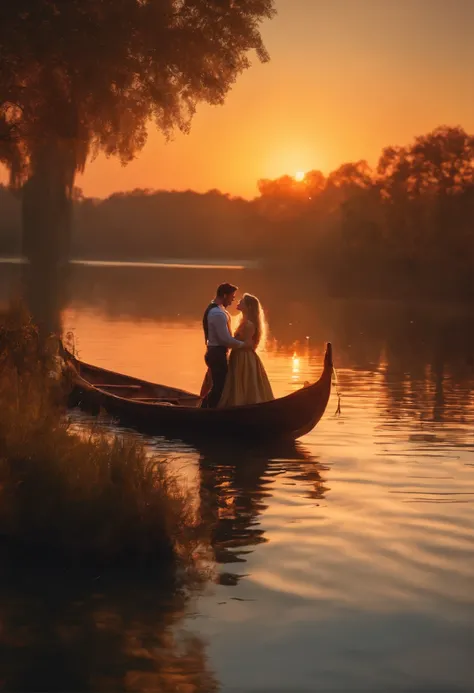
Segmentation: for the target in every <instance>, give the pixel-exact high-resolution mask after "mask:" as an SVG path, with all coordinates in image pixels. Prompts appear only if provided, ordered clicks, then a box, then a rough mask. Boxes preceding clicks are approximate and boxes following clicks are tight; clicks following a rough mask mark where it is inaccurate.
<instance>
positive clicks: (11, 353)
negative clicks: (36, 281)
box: [0, 307, 204, 575]
mask: <svg viewBox="0 0 474 693" xmlns="http://www.w3.org/2000/svg"><path fill="white" fill-rule="evenodd" d="M57 353H58V349H57V344H56V345H55V344H54V341H53V340H44V339H42V338H41V337H40V336H39V335H38V332H37V330H36V329H35V327H34V325H33V324H32V323H31V320H30V319H29V318H28V317H27V315H26V313H25V312H24V311H23V310H20V309H19V308H18V307H15V308H14V309H13V310H11V311H10V312H9V314H8V315H7V316H6V318H5V320H4V323H3V325H1V326H0V411H1V418H0V541H1V544H0V546H2V545H3V548H4V549H5V550H7V552H8V553H10V554H11V555H13V556H16V557H18V555H21V557H22V558H21V560H24V559H25V557H28V558H29V559H33V560H35V561H40V562H41V563H47V564H49V563H50V562H53V563H54V564H55V565H59V566H71V567H74V568H78V567H79V566H81V567H82V568H84V569H86V570H89V569H90V570H93V571H97V570H101V571H102V570H105V569H107V568H108V567H110V568H117V567H119V568H121V569H124V570H125V569H127V570H128V569H132V570H137V569H147V570H148V569H152V568H153V569H158V571H159V572H160V573H162V574H163V575H164V574H165V573H168V572H170V571H171V572H173V571H174V569H176V568H178V567H182V568H185V569H190V568H194V567H196V566H195V560H194V556H195V554H196V551H197V550H198V548H199V546H200V545H202V543H203V541H204V533H203V528H202V525H201V524H200V523H199V522H198V521H197V520H196V518H195V515H194V511H193V503H192V498H191V496H190V492H189V491H188V490H187V489H185V488H184V487H183V485H182V483H181V481H180V479H179V478H178V477H176V476H173V475H171V474H170V472H169V471H168V469H167V467H166V459H161V458H158V457H156V456H150V455H149V454H148V452H147V451H146V449H145V448H144V446H143V445H142V444H141V443H140V441H139V439H137V438H135V437H132V436H112V435H108V434H107V432H98V431H92V432H90V431H89V432H82V434H81V433H77V432H73V431H72V430H71V424H70V422H69V420H68V418H67V416H66V412H65V408H64V404H63V403H64V401H65V394H66V392H67V380H65V378H64V377H62V372H61V367H60V360H59V359H58V356H57Z"/></svg>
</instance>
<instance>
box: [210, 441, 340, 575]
mask: <svg viewBox="0 0 474 693" xmlns="http://www.w3.org/2000/svg"><path fill="white" fill-rule="evenodd" d="M198 450H199V471H200V487H199V494H200V501H201V515H202V517H203V519H204V520H205V522H207V523H209V524H210V525H211V527H212V533H211V536H212V540H211V543H212V547H213V550H214V555H215V560H216V561H217V563H219V564H222V565H224V566H230V565H232V564H234V565H235V564H238V563H245V562H246V561H247V556H248V555H249V554H250V553H252V551H253V550H254V548H255V547H256V546H258V545H259V544H263V543H265V542H266V541H267V539H266V537H265V531H264V529H263V528H262V526H261V521H262V515H263V513H264V512H265V510H266V509H267V507H268V506H267V502H268V500H269V499H270V498H271V496H272V486H273V485H274V483H275V481H276V480H277V479H278V477H280V475H285V477H286V481H287V483H292V482H296V481H299V482H303V484H304V487H305V490H306V495H307V497H309V498H311V499H312V500H314V501H316V503H317V502H318V501H320V500H322V499H324V497H325V493H326V492H327V490H328V489H327V487H326V486H325V485H324V479H323V478H322V476H321V474H322V473H323V472H324V470H325V468H324V466H323V465H321V464H320V463H319V462H318V461H317V459H315V458H314V456H313V455H312V454H311V453H310V452H309V451H308V449H307V448H305V447H304V446H303V445H301V444H300V443H297V442H287V443H281V442H279V443H278V442H275V443H268V444H261V445H256V446H253V447H249V446H248V445H245V444H243V443H241V444H240V445H238V444H237V445H236V444H235V443H232V444H228V445H226V446H224V445H223V444H222V443H219V442H216V443H214V444H213V443H208V444H202V445H199V448H198ZM241 577H243V576H242V575H241V574H238V573H236V572H233V571H231V570H229V569H228V568H226V569H225V570H224V572H221V573H220V575H219V577H218V581H219V582H220V583H221V584H226V585H235V584H237V583H238V581H239V579H240V578H241Z"/></svg>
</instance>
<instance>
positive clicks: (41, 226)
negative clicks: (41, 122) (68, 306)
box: [22, 139, 74, 335]
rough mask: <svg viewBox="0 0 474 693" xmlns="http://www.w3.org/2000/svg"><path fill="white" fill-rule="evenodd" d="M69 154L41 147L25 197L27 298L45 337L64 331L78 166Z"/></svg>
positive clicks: (55, 144)
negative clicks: (73, 185)
mask: <svg viewBox="0 0 474 693" xmlns="http://www.w3.org/2000/svg"><path fill="white" fill-rule="evenodd" d="M72 161H73V160H72V157H71V150H70V148H69V147H68V146H67V145H65V144H64V143H63V142H61V141H58V140H51V139H50V140H48V141H46V142H44V141H43V142H41V144H40V145H39V146H38V148H37V150H36V151H35V154H34V159H33V161H32V173H31V175H30V178H29V179H28V181H27V182H26V183H25V185H24V186H23V191H22V225H23V255H24V257H25V258H26V259H27V261H28V263H27V265H26V267H25V273H24V279H25V297H26V301H27V304H28V307H29V309H30V311H31V314H32V316H33V319H34V320H35V322H36V323H37V325H38V326H39V328H40V330H41V331H42V332H43V333H44V334H45V335H46V334H51V333H55V334H59V333H60V331H61V310H62V309H63V308H64V306H65V302H66V280H67V269H68V260H69V248H70V237H71V221H72V199H71V193H72V184H73V180H74V166H73V165H72Z"/></svg>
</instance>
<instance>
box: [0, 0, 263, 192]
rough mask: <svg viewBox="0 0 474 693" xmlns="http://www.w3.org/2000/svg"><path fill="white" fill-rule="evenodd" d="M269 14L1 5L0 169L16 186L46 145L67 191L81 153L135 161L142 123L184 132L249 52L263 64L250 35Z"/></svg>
mask: <svg viewBox="0 0 474 693" xmlns="http://www.w3.org/2000/svg"><path fill="white" fill-rule="evenodd" d="M272 15H273V2H272V0H239V1H238V2H234V1H232V0H187V1H186V2H183V1H182V0H121V2H111V1H110V0H68V2H60V1H59V0H16V1H15V2H14V3H10V2H3V3H1V5H0V62H1V65H2V72H1V75H0V160H1V159H3V161H4V162H5V163H6V164H7V166H9V167H10V170H11V173H12V178H13V179H14V180H16V181H17V182H22V181H24V180H25V179H26V178H27V177H28V176H29V175H30V173H31V171H34V170H35V168H36V167H37V166H39V165H40V159H41V156H42V154H41V150H42V148H43V147H44V146H52V144H53V143H54V146H55V147H56V148H57V156H58V158H60V159H61V160H62V167H63V168H65V170H67V171H68V177H67V180H66V181H65V183H66V184H67V185H69V186H72V182H73V178H74V172H75V171H76V170H78V169H80V168H81V167H83V166H84V164H85V161H86V158H87V155H88V154H89V152H90V151H99V150H102V151H104V152H105V153H106V154H116V155H118V156H119V157H120V158H121V160H122V161H123V162H124V163H125V162H127V161H129V160H130V159H132V158H133V157H134V156H135V154H136V152H137V151H138V150H140V149H141V147H142V146H143V145H144V143H145V141H146V127H147V124H148V121H149V120H150V119H152V120H154V121H155V123H156V125H157V126H158V128H159V129H160V130H162V131H163V132H164V133H165V134H166V135H169V134H170V133H171V132H172V131H173V129H175V128H179V129H181V130H183V131H187V130H188V129H189V125H190V121H191V118H192V116H193V114H194V112H195V110H196V105H197V103H198V102H199V101H205V102H207V103H210V104H220V103H222V102H223V100H224V98H225V95H226V94H227V92H228V90H229V89H230V87H231V86H232V84H233V83H234V81H235V79H236V78H237V76H238V75H239V74H240V73H241V72H242V71H243V70H245V69H247V68H248V67H249V66H250V59H249V56H248V54H249V52H250V51H256V54H257V56H258V58H259V59H260V60H262V61H266V60H268V54H267V52H266V50H265V48H264V45H263V43H262V39H261V36H260V32H259V25H260V22H261V21H262V20H263V19H265V18H270V17H271V16H272ZM1 143H3V146H2V144H1Z"/></svg>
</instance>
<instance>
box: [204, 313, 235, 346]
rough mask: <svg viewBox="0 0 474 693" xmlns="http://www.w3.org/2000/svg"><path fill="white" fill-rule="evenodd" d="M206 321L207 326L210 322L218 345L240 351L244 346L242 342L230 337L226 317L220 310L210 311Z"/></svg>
mask: <svg viewBox="0 0 474 693" xmlns="http://www.w3.org/2000/svg"><path fill="white" fill-rule="evenodd" d="M207 321H208V324H209V323H211V322H212V324H213V326H214V329H215V331H216V335H217V339H218V340H219V344H220V345H222V346H226V347H230V348H231V349H240V348H241V347H243V346H244V342H241V341H240V340H239V339H234V337H232V335H231V333H230V332H229V326H228V325H227V316H226V314H225V313H224V312H223V311H222V310H212V311H211V312H210V313H209V315H208V317H207Z"/></svg>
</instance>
